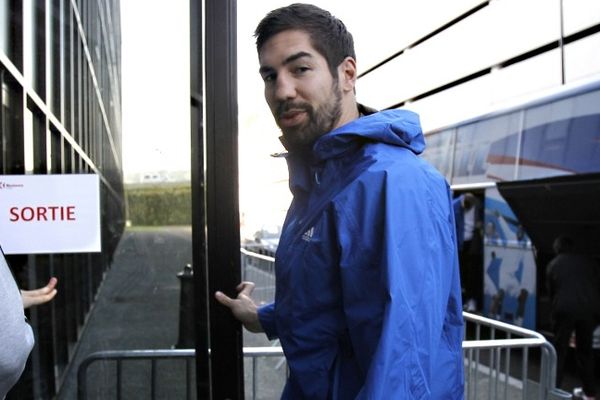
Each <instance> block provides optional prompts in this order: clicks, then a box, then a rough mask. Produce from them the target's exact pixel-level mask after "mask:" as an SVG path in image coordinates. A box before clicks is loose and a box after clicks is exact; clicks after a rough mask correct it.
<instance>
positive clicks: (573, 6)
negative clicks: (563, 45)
mask: <svg viewBox="0 0 600 400" xmlns="http://www.w3.org/2000/svg"><path fill="white" fill-rule="evenodd" d="M563 18H564V33H565V35H566V36H568V35H570V34H572V33H575V32H579V31H580V30H582V29H585V28H589V27H590V26H593V25H596V24H600V1H598V0H563Z"/></svg>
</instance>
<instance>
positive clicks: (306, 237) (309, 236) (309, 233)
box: [302, 227, 315, 242]
mask: <svg viewBox="0 0 600 400" xmlns="http://www.w3.org/2000/svg"><path fill="white" fill-rule="evenodd" d="M314 233H315V228H314V227H311V228H310V229H309V230H307V231H306V232H304V233H303V234H302V240H305V241H307V242H310V240H311V239H312V237H313V234H314Z"/></svg>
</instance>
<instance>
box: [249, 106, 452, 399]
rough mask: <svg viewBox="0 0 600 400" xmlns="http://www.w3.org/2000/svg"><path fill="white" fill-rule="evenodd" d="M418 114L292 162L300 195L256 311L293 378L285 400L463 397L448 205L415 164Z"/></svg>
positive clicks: (370, 123)
mask: <svg viewBox="0 0 600 400" xmlns="http://www.w3.org/2000/svg"><path fill="white" fill-rule="evenodd" d="M424 148H425V142H424V138H423V134H422V132H421V128H420V124H419V119H418V116H417V115H416V114H414V113H412V112H408V111H404V110H389V111H383V112H379V113H375V114H372V115H368V116H365V117H361V118H359V119H356V120H354V121H351V122H349V123H348V124H346V125H344V126H342V127H340V128H338V129H336V130H334V131H332V132H330V133H328V134H326V135H324V136H322V137H321V138H319V139H318V140H317V142H316V143H315V145H314V147H313V152H312V154H308V155H307V154H302V155H299V154H292V153H289V154H288V156H287V161H288V167H289V171H290V188H291V190H292V192H293V195H294V198H293V201H292V204H291V206H290V209H289V211H288V214H287V217H286V220H285V223H284V226H283V230H282V235H281V238H280V242H279V247H278V249H277V253H276V262H275V269H276V294H275V302H274V303H272V304H269V305H266V306H263V307H261V308H260V309H259V319H260V322H261V324H262V326H263V328H264V330H265V332H266V334H267V335H268V337H269V338H271V339H273V338H276V337H278V338H279V339H280V341H281V345H282V347H283V350H284V352H285V355H286V358H287V361H288V365H289V370H290V375H289V378H288V381H287V383H286V387H285V389H284V392H283V395H282V398H283V399H343V400H346V399H355V398H356V399H386V400H389V399H462V398H463V358H462V347H461V344H462V342H461V341H462V327H463V319H462V311H461V310H462V306H461V297H460V283H459V272H458V271H459V269H458V261H457V253H456V235H455V225H454V215H453V210H452V199H451V195H450V191H449V188H448V185H447V183H446V181H445V180H444V178H443V177H442V176H441V175H440V174H439V173H438V172H437V171H436V170H435V169H434V168H432V167H431V166H430V165H429V164H427V163H426V162H425V161H424V160H422V159H421V158H419V157H418V154H419V153H421V152H422V151H423V150H424Z"/></svg>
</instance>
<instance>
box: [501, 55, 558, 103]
mask: <svg viewBox="0 0 600 400" xmlns="http://www.w3.org/2000/svg"><path fill="white" fill-rule="evenodd" d="M492 77H493V80H494V84H493V93H492V104H493V105H494V106H496V107H497V106H498V105H501V104H503V103H507V102H515V101H517V100H518V99H523V98H526V97H527V98H529V97H535V96H536V95H535V93H537V92H540V91H543V90H546V89H550V88H553V87H557V86H560V85H561V83H562V78H561V64H560V50H559V49H556V50H552V51H550V52H547V53H544V54H540V55H539V56H536V57H533V58H530V59H527V60H525V61H522V62H520V63H517V64H513V65H511V66H509V67H506V68H502V69H498V70H495V71H493V73H492Z"/></svg>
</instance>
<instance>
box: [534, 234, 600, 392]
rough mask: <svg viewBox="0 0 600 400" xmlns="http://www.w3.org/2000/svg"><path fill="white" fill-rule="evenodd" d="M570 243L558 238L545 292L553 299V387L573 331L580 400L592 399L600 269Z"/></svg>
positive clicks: (557, 380) (562, 237)
mask: <svg viewBox="0 0 600 400" xmlns="http://www.w3.org/2000/svg"><path fill="white" fill-rule="evenodd" d="M573 244H574V243H573V240H572V239H571V238H569V237H567V236H560V237H558V238H557V239H556V240H555V241H554V244H553V247H554V252H555V253H556V257H554V258H553V259H552V260H551V261H550V263H549V264H548V266H547V269H546V278H547V286H548V292H549V294H550V298H551V299H552V322H553V327H554V335H555V336H554V346H555V347H556V353H557V357H558V366H557V376H556V384H557V386H560V384H561V382H562V378H563V373H564V367H565V359H566V355H567V351H568V347H569V339H570V338H571V334H572V333H573V331H575V337H576V343H577V344H576V350H575V354H576V359H577V373H578V374H579V377H580V378H581V380H582V383H583V392H584V396H582V397H583V399H594V398H595V397H594V396H595V394H596V389H595V386H594V357H593V354H592V338H593V332H594V328H595V326H596V323H597V321H598V313H599V312H600V274H599V265H598V263H597V262H596V260H594V259H593V258H592V257H590V256H587V255H584V254H577V253H576V252H574V251H573V247H574V246H573Z"/></svg>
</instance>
